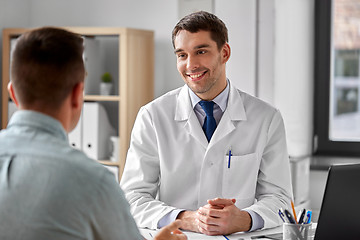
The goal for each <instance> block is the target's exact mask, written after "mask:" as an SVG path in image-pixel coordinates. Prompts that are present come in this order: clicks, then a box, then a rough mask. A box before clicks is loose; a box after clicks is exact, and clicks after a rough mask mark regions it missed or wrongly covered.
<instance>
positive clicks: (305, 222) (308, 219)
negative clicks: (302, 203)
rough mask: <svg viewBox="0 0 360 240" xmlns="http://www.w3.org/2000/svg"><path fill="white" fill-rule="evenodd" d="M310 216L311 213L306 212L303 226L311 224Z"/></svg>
mask: <svg viewBox="0 0 360 240" xmlns="http://www.w3.org/2000/svg"><path fill="white" fill-rule="evenodd" d="M311 216H312V211H307V213H306V220H305V221H304V224H308V223H310V222H311Z"/></svg>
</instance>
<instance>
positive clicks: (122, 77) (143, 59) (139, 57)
mask: <svg viewBox="0 0 360 240" xmlns="http://www.w3.org/2000/svg"><path fill="white" fill-rule="evenodd" d="M63 28H64V29H67V30H69V31H72V32H75V33H78V34H80V35H83V36H89V37H96V36H101V37H103V36H105V37H106V36H115V37H118V44H119V45H118V49H119V52H118V57H119V66H118V76H119V79H118V81H119V83H118V87H119V88H118V89H117V93H119V94H118V95H111V96H100V95H85V97H84V100H85V101H96V102H105V101H107V102H109V101H110V102H116V103H118V105H117V106H118V119H119V120H118V129H119V132H118V136H119V137H120V141H119V144H120V146H119V152H120V153H119V154H120V156H119V161H118V162H110V161H108V160H101V161H99V162H101V163H102V164H104V165H108V166H117V167H118V168H119V179H121V175H122V172H123V170H124V165H125V159H126V153H127V150H128V148H129V142H130V133H131V130H132V127H133V124H134V121H135V118H136V115H137V112H138V110H139V108H140V107H141V106H142V105H144V104H146V103H147V102H149V101H151V100H152V99H153V98H154V33H153V31H149V30H140V29H130V28H120V27H63ZM29 30H31V29H29V28H6V29H3V36H2V38H3V52H2V110H1V111H2V121H1V128H2V129H4V128H6V126H7V123H8V102H9V95H8V92H7V85H8V82H9V80H10V73H9V70H10V47H11V44H10V41H11V39H13V38H16V37H18V36H20V35H21V34H23V33H24V32H27V31H29ZM85 84H86V83H85Z"/></svg>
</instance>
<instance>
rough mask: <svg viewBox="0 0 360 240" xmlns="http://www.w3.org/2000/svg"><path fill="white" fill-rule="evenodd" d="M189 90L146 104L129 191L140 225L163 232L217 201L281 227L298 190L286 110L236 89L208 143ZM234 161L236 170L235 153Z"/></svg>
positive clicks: (131, 158)
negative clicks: (171, 216) (282, 212)
mask: <svg viewBox="0 0 360 240" xmlns="http://www.w3.org/2000/svg"><path fill="white" fill-rule="evenodd" d="M188 91H189V89H188V87H187V86H186V85H185V86H183V87H181V88H178V89H176V90H173V91H171V92H169V93H167V94H165V95H163V96H161V97H159V98H157V99H155V100H154V101H152V102H151V103H149V104H147V105H145V106H144V107H142V108H141V109H140V111H139V113H138V116H137V118H136V121H135V124H134V127H133V130H132V135H131V142H130V148H129V151H128V155H127V159H126V165H125V170H124V173H123V176H122V179H121V187H122V189H123V190H124V192H125V195H126V198H127V200H128V201H129V203H130V207H131V213H132V214H133V216H134V218H135V220H136V222H137V224H138V226H139V227H147V228H153V229H155V228H157V224H158V221H159V220H160V219H161V218H162V217H163V216H164V215H166V214H167V213H169V212H170V211H172V210H173V209H187V210H196V209H198V208H199V207H201V206H203V205H205V204H207V202H206V201H207V200H208V199H213V198H216V197H221V198H235V199H236V206H237V207H238V208H240V209H251V210H253V211H255V212H256V213H258V214H259V215H260V216H261V217H262V218H263V219H264V228H269V227H274V226H277V225H279V224H280V223H281V221H280V217H279V216H278V215H277V212H278V210H279V209H280V208H283V209H286V208H289V206H290V200H291V199H292V187H291V180H290V165H289V158H288V153H287V147H286V139H285V129H284V124H283V120H282V117H281V115H280V113H279V111H278V110H276V109H275V108H273V107H271V106H270V105H268V104H267V103H264V102H263V101H261V100H259V99H257V98H255V97H252V96H250V95H248V94H246V93H244V92H241V91H240V90H238V89H236V88H234V87H232V86H231V85H230V92H229V98H228V104H227V108H226V110H225V112H224V114H223V116H222V118H221V120H220V122H219V124H218V126H217V128H216V130H215V132H214V135H213V136H212V138H211V141H210V143H208V142H207V140H206V137H205V134H204V132H203V130H202V128H201V126H200V123H199V120H198V119H197V117H196V115H195V112H194V110H193V108H192V105H191V100H190V97H189V92H188ZM230 148H231V151H232V154H233V155H232V157H231V161H230V168H228V160H229V157H228V152H229V149H230Z"/></svg>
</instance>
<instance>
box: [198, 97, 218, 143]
mask: <svg viewBox="0 0 360 240" xmlns="http://www.w3.org/2000/svg"><path fill="white" fill-rule="evenodd" d="M199 104H200V106H201V107H202V109H204V111H205V114H206V117H205V121H204V125H203V130H204V132H205V135H206V138H207V140H208V142H210V139H211V136H212V135H213V133H214V131H215V128H216V121H215V118H214V115H213V110H214V102H213V101H200V102H199Z"/></svg>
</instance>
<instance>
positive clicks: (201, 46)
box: [174, 44, 210, 54]
mask: <svg viewBox="0 0 360 240" xmlns="http://www.w3.org/2000/svg"><path fill="white" fill-rule="evenodd" d="M208 47H210V45H209V44H200V45H198V46H195V47H194V50H196V49H201V48H208ZM182 51H184V50H183V49H181V48H177V49H175V50H174V53H175V54H176V53H179V52H182Z"/></svg>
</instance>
